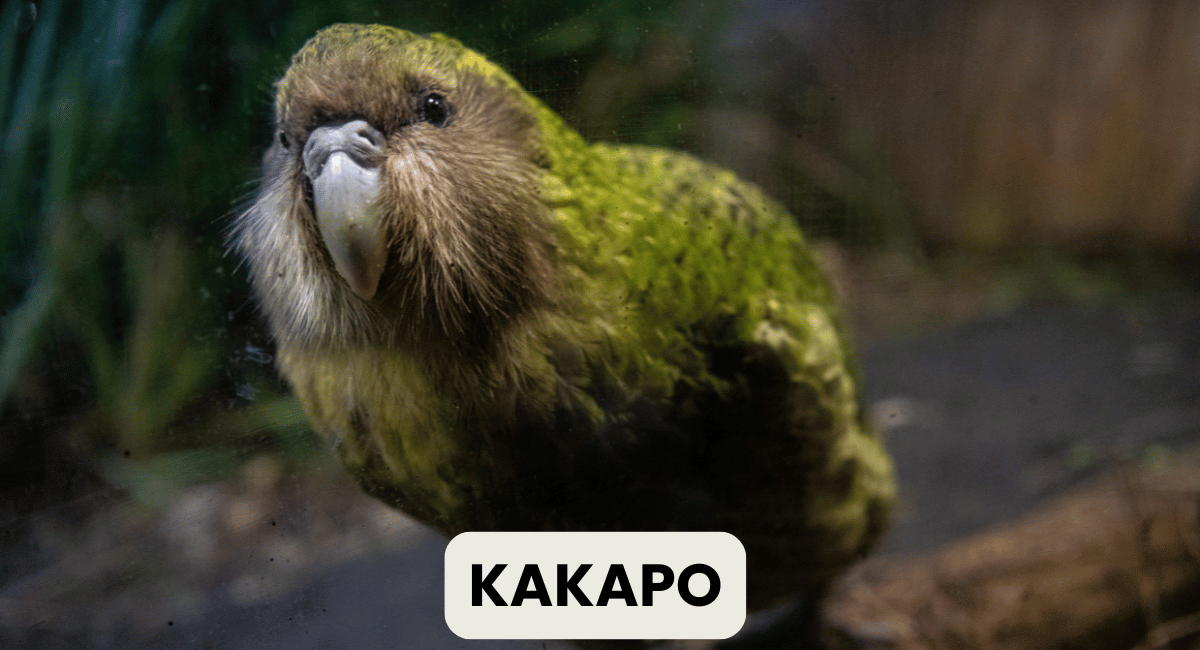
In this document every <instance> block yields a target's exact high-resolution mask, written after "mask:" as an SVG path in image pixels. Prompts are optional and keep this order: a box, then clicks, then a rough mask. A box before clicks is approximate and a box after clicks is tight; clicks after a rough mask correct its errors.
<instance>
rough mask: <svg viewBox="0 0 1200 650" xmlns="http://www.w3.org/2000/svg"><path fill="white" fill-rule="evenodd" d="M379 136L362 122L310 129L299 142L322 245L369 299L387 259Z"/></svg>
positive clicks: (354, 287)
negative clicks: (380, 205)
mask: <svg viewBox="0 0 1200 650" xmlns="http://www.w3.org/2000/svg"><path fill="white" fill-rule="evenodd" d="M383 144H384V138H383V134H382V133H380V132H379V131H378V130H376V129H375V128H374V127H372V126H371V125H370V124H368V123H367V122H366V121H365V120H352V121H349V122H346V123H345V124H341V125H331V126H322V127H319V128H317V129H314V130H313V132H312V133H311V134H309V136H308V141H307V142H306V143H305V144H304V155H303V162H304V173H305V175H307V176H308V178H309V181H310V182H311V183H312V197H313V209H314V211H315V212H316V216H317V226H318V228H319V229H320V231H321V239H322V240H324V242H325V249H326V250H328V251H329V256H330V257H332V258H333V265H334V267H336V268H337V272H338V274H339V275H341V276H342V278H343V279H345V280H346V283H347V284H349V285H350V289H351V290H353V291H354V293H356V294H358V296H359V297H360V298H362V299H363V300H370V299H371V297H372V296H374V295H375V290H376V289H378V288H379V278H380V276H381V275H383V266H384V263H385V262H386V261H387V232H386V228H385V225H384V222H383V215H382V214H381V211H380V210H379V207H378V203H379V201H378V199H379V189H380V174H379V165H380V163H381V162H382V161H383Z"/></svg>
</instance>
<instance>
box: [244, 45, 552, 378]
mask: <svg viewBox="0 0 1200 650" xmlns="http://www.w3.org/2000/svg"><path fill="white" fill-rule="evenodd" d="M465 51H466V50H465V48H463V46H461V45H460V44H458V43H457V42H456V41H452V40H450V39H445V38H440V37H435V38H426V37H420V36H415V35H412V34H409V33H407V32H401V31H399V30H392V29H390V28H382V27H376V26H372V27H363V26H350V25H335V26H333V27H330V28H327V29H326V30H323V31H322V32H320V33H319V34H317V35H316V36H314V37H313V39H311V40H310V41H309V43H308V44H306V45H305V46H304V48H302V49H301V50H300V51H299V52H298V53H297V54H296V55H295V56H294V57H293V60H292V65H291V67H290V68H289V69H288V70H287V72H286V73H285V75H284V77H283V78H282V79H281V80H280V81H279V83H278V84H277V98H276V123H277V128H278V137H277V138H276V142H275V143H274V144H273V146H272V147H271V150H270V151H269V152H268V154H267V156H266V163H265V165H264V168H265V169H264V170H265V173H266V177H265V178H264V180H263V186H262V190H261V192H260V195H259V198H258V200H257V201H256V202H255V203H254V204H253V205H252V206H251V207H250V209H248V210H247V211H246V212H245V213H244V214H243V215H242V216H241V217H240V218H239V221H238V224H237V228H236V233H235V238H236V243H237V246H238V248H239V249H240V250H241V252H242V253H243V254H244V255H245V256H246V258H247V259H248V260H249V262H250V267H251V274H252V279H253V283H254V286H255V289H256V292H257V293H258V295H259V297H260V300H261V302H262V305H263V308H264V311H265V312H266V314H267V316H268V318H269V319H270V320H271V322H272V326H273V329H274V331H275V332H276V334H277V336H278V337H279V338H280V341H281V343H286V344H289V345H297V346H304V347H307V346H315V347H324V348H336V347H339V346H345V345H351V344H355V345H384V346H403V347H408V346H411V347H413V348H418V349H427V350H430V351H434V350H436V349H444V350H447V351H452V350H458V351H460V352H463V351H469V352H471V353H473V354H474V353H477V352H478V348H479V347H480V346H488V345H494V344H495V343H496V342H497V341H498V340H499V339H500V338H502V337H503V333H504V331H505V330H506V329H508V328H509V327H511V326H513V325H514V324H515V323H517V322H519V321H520V318H521V317H522V316H523V315H526V314H529V313H532V312H534V311H536V310H537V309H538V308H539V307H540V306H543V305H545V304H547V302H548V301H549V300H550V294H551V293H552V285H553V281H552V265H553V242H552V235H551V232H550V227H549V219H548V216H547V213H546V210H545V207H544V205H543V204H542V203H541V201H540V199H539V196H538V186H539V173H540V171H539V169H538V167H537V162H536V161H537V160H539V159H540V157H541V155H540V153H539V151H540V145H539V137H540V135H539V133H538V129H537V124H536V121H535V119H534V118H533V117H532V116H531V115H530V114H529V113H528V112H527V111H526V110H525V109H524V106H523V104H522V103H521V98H520V95H519V92H520V91H519V89H518V88H516V87H515V84H514V83H513V82H511V80H509V79H508V78H507V77H506V76H500V77H498V76H493V75H485V74H484V73H483V71H481V70H479V69H477V68H475V67H473V66H469V65H461V61H460V60H459V57H460V55H461V53H462V52H465Z"/></svg>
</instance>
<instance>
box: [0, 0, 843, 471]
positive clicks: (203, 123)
mask: <svg viewBox="0 0 1200 650" xmlns="http://www.w3.org/2000/svg"><path fill="white" fill-rule="evenodd" d="M731 6H733V5H732V3H730V2H709V3H703V2H681V1H677V0H676V1H668V0H642V1H639V2H634V1H632V0H607V1H603V0H602V1H601V2H593V3H578V4H576V3H570V2H567V3H563V2H552V1H549V0H526V1H524V2H509V3H504V4H503V5H495V6H493V5H487V4H479V3H473V2H468V1H466V0H444V1H442V2H435V3H421V2H406V1H393V2H384V1H374V2H372V1H368V0H358V1H352V2H344V1H342V2H315V3H314V2H305V3H301V2H294V1H289V0H262V1H260V2H256V3H242V2H234V1H233V0H216V1H214V2H208V3H199V2H191V1H189V0H158V1H154V0H95V1H89V2H87V3H78V2H64V1H62V0H45V1H42V2H8V3H7V4H6V5H5V6H4V9H3V15H2V16H0V142H2V143H3V149H2V152H0V160H2V161H3V163H2V164H3V169H4V174H3V175H0V259H3V261H4V274H3V276H2V279H0V306H2V308H3V314H4V316H3V321H2V322H0V326H2V331H3V337H4V338H3V344H2V348H0V398H3V400H4V410H3V414H2V418H0V458H3V459H5V460H3V461H0V478H3V479H6V480H7V481H8V482H12V481H13V480H19V481H25V480H36V479H37V478H38V476H37V475H36V470H30V469H28V467H29V466H30V465H29V463H28V461H29V460H30V458H41V459H42V460H43V462H45V463H50V462H51V461H50V460H49V459H50V457H52V456H55V455H56V454H63V453H65V454H68V455H71V456H72V457H73V458H74V459H75V460H76V461H78V462H79V463H81V464H83V465H88V466H89V469H91V470H94V471H97V472H99V473H100V474H101V475H103V476H105V477H106V478H107V479H108V480H111V481H115V482H117V483H118V484H122V485H126V486H128V487H130V489H131V490H132V491H134V492H136V491H138V490H139V486H145V485H149V484H153V482H152V481H151V482H147V481H146V480H143V479H136V480H135V479H134V478H130V477H133V476H137V475H139V472H143V471H144V470H145V468H146V467H150V466H155V464H156V463H157V465H158V466H165V467H168V468H171V467H174V469H165V470H162V471H163V472H167V473H168V474H173V475H176V476H181V475H186V474H189V472H186V471H183V470H181V469H179V468H180V466H181V465H187V466H190V467H192V468H210V469H208V470H204V472H201V473H202V474H203V473H205V472H208V473H214V472H215V473H220V472H221V471H224V470H218V469H215V468H218V467H225V466H227V465H228V463H224V462H223V461H212V459H211V458H210V459H209V460H203V459H199V457H196V456H193V457H191V458H192V459H191V460H190V461H187V462H184V463H181V462H177V459H178V457H177V456H176V454H179V453H185V454H187V453H193V454H194V453H199V452H197V450H205V451H204V452H203V453H208V454H213V453H218V452H217V451H213V450H219V454H218V455H220V454H224V456H222V457H232V458H236V457H239V455H242V454H248V453H251V451H248V450H255V449H257V450H261V449H263V448H269V449H282V450H285V451H288V453H290V454H292V455H295V456H303V455H304V454H306V453H308V452H307V451H306V449H308V447H306V444H307V443H305V442H303V441H304V440H307V438H305V437H304V435H303V417H302V415H301V414H300V413H299V411H298V409H296V408H295V405H294V403H293V402H292V401H291V399H290V397H288V396H287V391H286V388H285V387H284V386H282V385H281V384H280V383H279V381H278V380H277V379H276V378H275V376H274V373H273V371H272V368H271V357H270V349H271V345H270V341H269V340H268V339H267V338H266V337H265V335H264V334H263V333H262V331H261V329H260V325H259V324H258V321H257V320H256V319H257V315H256V314H255V311H254V307H253V304H252V301H251V299H250V297H249V295H248V287H247V283H246V281H245V278H244V276H242V275H241V273H240V271H239V269H238V263H237V261H236V260H234V259H232V258H231V257H227V256H226V253H225V249H224V242H223V236H224V231H225V229H226V228H227V227H228V225H229V223H230V221H231V218H232V215H233V214H235V213H236V209H237V208H236V206H237V204H238V203H239V202H242V201H245V200H246V199H247V197H249V196H250V195H252V193H253V189H254V184H253V182H254V180H255V177H256V175H257V173H258V172H257V167H258V156H259V155H260V153H261V151H262V150H263V148H264V147H265V145H266V143H267V142H268V141H269V138H270V128H271V124H270V119H271V118H270V116H271V94H272V89H271V84H272V82H273V80H274V79H275V78H276V77H277V76H278V75H279V74H280V73H281V72H282V71H283V69H284V68H285V67H286V65H287V62H288V60H289V57H290V54H291V53H292V52H293V51H295V50H296V49H297V48H298V47H299V46H300V45H301V44H302V43H303V42H304V41H305V40H306V39H307V38H308V37H309V36H310V35H311V34H312V33H313V32H314V31H315V30H317V29H319V28H320V27H323V26H325V25H327V24H330V23H333V22H382V23H388V24H394V25H398V26H402V27H405V28H407V29H411V30H414V31H419V32H424V31H443V32H446V33H449V34H451V35H453V36H455V37H456V38H459V39H461V40H463V41H464V42H466V43H467V44H468V45H470V46H471V47H474V48H476V49H478V50H480V51H481V52H483V53H484V54H485V55H487V56H489V57H490V58H492V59H493V60H495V61H497V62H498V63H500V64H501V65H503V66H505V67H506V68H507V69H508V70H510V71H511V72H512V73H513V74H514V75H515V76H516V77H517V78H518V79H520V80H521V81H522V82H523V83H524V84H525V85H526V87H527V88H528V89H529V90H530V91H531V92H534V93H536V94H537V95H539V96H540V97H542V98H543V99H544V100H545V101H547V102H548V103H549V104H550V105H551V106H552V107H554V108H555V109H556V110H558V111H560V112H562V113H564V114H566V115H567V116H568V119H570V120H571V121H572V122H573V123H575V124H577V125H579V127H580V128H581V130H582V131H583V132H584V133H585V135H588V136H589V137H603V138H605V139H618V140H626V141H637V142H643V143H650V144H659V145H668V146H681V147H684V148H693V147H694V145H695V142H693V141H691V140H689V138H691V137H692V136H690V135H689V133H690V131H689V130H688V129H686V128H684V127H685V126H686V125H689V124H691V123H693V122H694V120H693V118H694V117H695V110H696V109H695V106H696V105H697V104H698V103H699V102H700V101H701V98H702V97H704V96H705V95H706V94H709V95H711V94H712V92H713V91H712V85H713V84H714V83H716V80H715V79H714V75H713V74H712V73H710V72H706V71H708V70H709V69H710V68H712V67H713V65H712V64H713V61H714V59H715V57H716V56H717V55H716V54H715V53H714V49H713V47H712V44H713V43H715V42H717V40H719V39H718V38H717V33H718V32H719V30H720V29H721V25H723V24H724V21H725V19H726V18H727V17H728V12H729V11H730V7H731ZM826 107H827V106H826ZM795 110H800V111H803V110H805V109H803V108H800V109H795ZM822 110H824V109H822ZM206 458H207V457H206ZM98 459H99V460H98ZM154 459H159V460H154ZM162 459H168V460H167V461H163V460H162ZM172 459H174V460H172ZM210 461H211V462H210ZM129 463H133V465H130V464H129ZM139 463H140V464H139ZM34 465H36V463H35V464H34ZM16 468H21V469H16ZM31 471H32V472H34V474H31V473H30V472H31ZM159 473H160V474H161V473H162V472H159ZM193 473H194V472H193ZM14 477H16V478H15V479H14Z"/></svg>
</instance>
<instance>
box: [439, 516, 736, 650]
mask: <svg viewBox="0 0 1200 650" xmlns="http://www.w3.org/2000/svg"><path fill="white" fill-rule="evenodd" d="M745 620H746V549H745V548H744V547H743V546H742V543H741V542H740V541H738V539H737V538H736V537H734V536H733V535H730V534H729V533H719V532H703V533H677V532H670V533H642V532H637V533H608V532H605V533H462V534H460V535H458V536H457V537H455V538H454V539H452V540H450V545H449V546H447V547H446V624H447V625H448V626H449V627H450V630H451V631H452V632H454V633H455V634H457V635H458V636H460V637H462V638H464V639H725V638H728V637H731V636H733V635H734V634H735V633H737V631H738V630H740V629H741V628H742V624H743V623H744V622H745Z"/></svg>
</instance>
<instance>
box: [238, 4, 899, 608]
mask: <svg viewBox="0 0 1200 650" xmlns="http://www.w3.org/2000/svg"><path fill="white" fill-rule="evenodd" d="M431 97H432V98H433V99H430V98H431ZM430 107H432V108H430ZM443 109H444V110H443ZM443 118H444V119H443ZM347 120H350V121H353V120H362V121H363V122H365V123H367V124H370V125H371V126H372V127H373V128H374V129H377V132H378V133H380V134H382V136H381V137H382V141H384V142H385V143H384V144H380V145H371V147H369V151H370V152H371V153H370V154H369V155H368V154H362V156H360V158H361V159H362V160H364V161H366V162H364V163H363V165H364V166H365V167H367V168H369V169H378V170H379V174H380V178H381V179H382V180H380V181H379V183H380V189H379V196H378V198H376V199H374V200H372V201H371V202H369V203H368V204H367V205H369V206H370V207H369V208H364V210H363V212H364V214H367V213H369V214H371V215H375V214H376V213H378V216H374V217H371V218H372V219H377V221H372V222H371V223H373V224H375V223H377V224H381V225H380V232H382V233H385V234H383V235H381V237H383V240H381V241H384V242H385V243H386V263H384V264H383V265H382V266H381V267H379V269H378V270H377V271H374V272H377V273H378V274H379V280H378V287H379V288H378V290H377V291H376V292H375V293H373V294H370V293H369V292H363V291H356V292H351V291H350V290H349V289H348V288H347V284H346V281H344V279H343V277H344V275H345V272H343V271H342V268H343V267H338V268H337V269H335V268H334V265H333V264H331V261H330V260H331V255H332V253H330V252H327V249H329V250H332V248H331V247H330V246H331V245H330V243H329V241H328V235H327V234H324V233H326V231H325V230H322V229H321V228H318V227H317V225H315V224H316V221H317V219H316V217H314V213H317V212H320V209H319V208H318V209H314V208H313V199H312V198H311V195H312V186H306V185H305V183H310V182H312V183H315V182H317V181H315V180H313V181H310V180H308V179H316V178H318V174H319V173H322V172H320V171H318V170H315V169H313V167H315V165H312V164H309V163H310V158H309V157H308V156H309V155H310V154H309V153H308V152H309V150H310V149H311V147H308V148H304V149H302V146H303V144H304V143H305V141H306V139H307V138H309V137H314V136H311V135H310V134H312V133H315V131H314V129H317V128H319V127H320V126H321V125H322V124H330V125H332V126H331V128H334V129H338V128H343V127H342V125H343V124H344V123H346V121H347ZM277 122H278V124H279V129H280V134H281V135H280V137H279V138H278V140H279V141H278V142H277V143H276V144H275V145H274V146H273V147H272V151H271V152H268V155H267V160H266V179H265V180H264V187H263V191H262V193H261V195H260V197H259V200H258V201H257V202H256V203H255V205H254V206H252V207H251V208H250V209H249V210H248V211H247V212H246V213H245V214H244V215H243V216H242V217H241V219H240V221H239V224H238V230H237V233H236V244H237V246H238V247H239V249H240V250H241V251H242V253H243V254H244V255H245V256H246V258H247V260H248V261H249V264H250V268H251V276H252V279H253V282H254V285H255V289H256V292H257V294H258V295H259V298H260V301H261V303H262V306H263V310H264V312H265V314H266V315H267V317H268V319H269V321H270V322H271V325H272V329H273V331H274V333H275V335H276V337H277V339H278V343H279V367H280V369H281V370H282V372H283V374H284V375H285V376H286V377H287V378H288V380H289V381H290V382H291V384H292V386H293V387H294V389H295V391H296V394H297V395H298V397H299V398H300V400H301V403H302V404H303V405H304V408H305V410H306V412H307V413H308V415H309V417H310V419H311V421H312V423H313V425H314V427H315V428H316V430H317V431H318V432H320V433H321V434H322V435H323V436H325V437H326V438H327V439H329V440H330V441H331V442H332V443H333V445H334V446H335V448H336V449H337V450H338V453H339V454H340V456H341V458H342V460H343V462H344V463H345V465H346V466H347V467H348V468H349V470H350V471H351V472H352V473H353V474H354V475H355V476H356V477H357V478H358V479H359V480H360V481H361V482H362V484H363V486H364V488H365V489H366V490H367V491H368V492H370V493H372V494H374V495H376V496H378V497H379V498H381V499H383V500H384V501H386V502H388V503H390V504H392V505H395V506H397V507H399V508H401V509H403V510H405V511H406V512H409V513H410V514H412V515H414V516H416V517H417V518H419V519H421V520H423V521H425V522H427V523H430V524H432V525H434V526H436V527H438V528H440V529H441V530H443V531H445V532H446V533H447V534H455V533H457V532H460V531H464V530H487V529H509V530H555V529H575V530H656V529H668V530H669V529H681V530H688V529H692V530H724V531H728V532H731V533H733V534H735V535H737V536H738V537H739V539H741V541H742V542H743V544H744V545H745V546H746V549H747V552H748V559H749V581H750V584H749V585H748V593H749V598H750V604H751V606H752V607H762V606H766V605H768V604H770V603H772V602H775V601H777V600H778V599H780V598H782V597H785V596H787V595H789V594H794V593H798V592H814V591H819V590H821V589H822V588H823V587H824V586H826V585H827V584H828V582H829V581H830V580H831V579H832V578H833V577H834V576H835V575H836V574H837V573H838V572H839V571H841V570H842V569H844V568H845V567H846V566H848V565H849V564H850V563H852V562H853V561H855V560H856V559H858V558H860V557H861V556H862V555H863V554H865V553H866V552H867V551H868V550H869V548H870V547H871V546H872V544H873V543H874V542H875V541H876V539H877V538H878V536H879V535H880V533H881V531H882V530H883V527H884V523H885V520H886V515H887V512H888V510H889V508H890V504H891V502H892V499H893V493H894V485H893V478H892V473H891V465H890V462H889V460H888V458H887V455H886V453H885V451H884V449H883V444H882V441H881V439H880V436H879V435H878V433H877V432H875V431H874V430H873V429H871V428H870V427H869V426H867V425H865V424H864V422H863V419H862V417H861V415H860V413H859V410H858V406H857V397H856V394H855V380H854V373H853V370H852V368H851V363H852V362H851V359H850V356H851V355H850V352H849V348H848V344H847V341H846V337H845V335H844V333H843V331H842V328H841V324H840V318H839V316H838V313H837V310H836V308H835V306H834V303H833V300H832V298H831V294H830V291H829V288H828V285H827V283H826V281H825V279H824V278H823V277H822V275H821V273H820V271H819V269H818V268H817V266H816V264H815V262H814V260H813V257H812V252H811V250H810V248H809V246H808V244H807V242H806V241H805V239H804V237H803V235H802V234H801V233H800V231H799V229H798V228H797V226H796V224H795V222H794V219H793V218H792V217H791V215H789V214H788V213H787V212H786V211H785V210H784V209H783V208H782V207H781V206H780V205H779V204H777V203H776V202H774V201H772V200H771V199H769V198H767V197H766V196H764V195H763V194H762V192H761V191H759V190H758V189H757V188H755V187H754V186H752V185H750V184H748V183H744V182H742V181H739V180H738V179H737V178H736V177H735V176H734V175H733V174H732V173H730V172H728V171H726V170H723V169H720V168H717V167H713V166H710V165H707V164H704V163H702V162H700V161H698V160H696V159H694V158H692V157H690V156H687V155H685V154H681V153H676V152H671V151H664V150H658V149H651V148H644V147H626V146H610V145H604V144H587V143H585V142H584V141H583V139H582V138H581V137H580V136H579V135H578V134H576V133H575V132H574V131H572V130H570V129H569V128H568V127H566V126H565V125H564V124H563V122H562V121H561V119H560V118H559V117H558V116H557V115H555V114H554V113H553V112H551V111H550V110H549V109H547V108H546V107H545V106H544V105H542V104H541V103H540V102H539V101H538V100H537V99H535V98H534V97H533V96H532V95H529V94H528V93H526V92H524V91H523V90H521V89H520V87H519V86H518V85H517V84H516V82H515V81H513V80H512V79H511V77H509V76H508V75H507V74H505V73H504V72H503V71H501V70H500V69H499V68H496V67H495V66H493V65H492V64H490V63H489V62H487V61H486V60H485V59H483V58H482V57H480V56H479V55H478V54H476V53H474V52H472V51H470V50H468V49H466V48H464V47H463V46H462V45H461V44H459V43H458V42H457V41H454V40H452V39H449V38H446V37H444V36H440V35H434V36H430V37H421V36H416V35H412V34H409V33H407V32H402V31H400V30H395V29H391V28H387V27H378V26H372V27H360V26H348V25H335V26H333V27H330V28H328V29H326V30H323V31H322V32H321V33H319V34H318V35H317V36H315V37H314V38H313V40H311V41H310V42H309V43H308V44H307V45H305V47H304V48H303V49H302V50H301V51H300V52H299V53H298V54H297V55H296V57H295V58H294V59H293V64H292V67H291V68H290V69H289V71H288V72H287V73H286V74H285V76H284V78H283V79H282V80H281V81H280V84H279V91H278V99H277ZM354 124H358V122H354ZM371 132H372V133H375V132H376V131H371ZM323 133H324V132H323ZM359 133H362V131H359ZM338 137H342V136H340V135H339V136H338ZM347 137H349V136H347ZM372 142H374V141H372ZM355 160H359V158H355ZM306 165H307V166H306ZM318 187H320V186H318ZM306 192H307V196H308V198H307V199H306ZM316 205H318V206H320V205H321V203H320V197H319V196H318V200H317V202H316ZM322 223H323V222H322ZM323 237H324V238H325V239H324V240H323ZM332 259H334V260H335V261H336V256H334V257H333V258H332ZM352 262H353V259H352ZM355 270H356V271H357V270H359V269H357V267H355ZM367 275H368V276H369V273H367ZM364 294H366V297H364Z"/></svg>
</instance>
